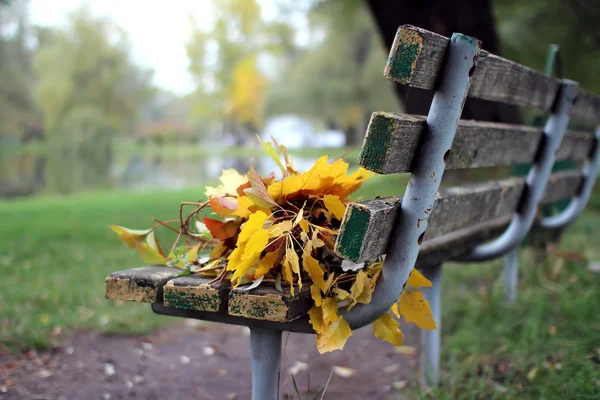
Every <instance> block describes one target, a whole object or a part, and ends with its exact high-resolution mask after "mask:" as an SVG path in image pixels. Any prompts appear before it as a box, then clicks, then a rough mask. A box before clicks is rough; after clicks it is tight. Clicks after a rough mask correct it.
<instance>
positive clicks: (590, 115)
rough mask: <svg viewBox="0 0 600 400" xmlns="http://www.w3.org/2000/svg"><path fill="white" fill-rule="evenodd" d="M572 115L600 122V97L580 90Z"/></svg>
mask: <svg viewBox="0 0 600 400" xmlns="http://www.w3.org/2000/svg"><path fill="white" fill-rule="evenodd" d="M571 115H572V116H573V117H574V118H580V119H584V120H587V121H600V96H597V95H594V94H592V93H590V92H586V91H585V90H580V91H579V94H578V95H577V100H576V101H575V104H574V105H573V111H571Z"/></svg>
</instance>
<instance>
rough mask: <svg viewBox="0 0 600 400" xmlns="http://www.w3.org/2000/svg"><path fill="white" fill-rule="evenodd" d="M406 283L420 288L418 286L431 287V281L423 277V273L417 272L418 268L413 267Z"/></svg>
mask: <svg viewBox="0 0 600 400" xmlns="http://www.w3.org/2000/svg"><path fill="white" fill-rule="evenodd" d="M406 284H407V285H408V286H412V287H414V288H420V287H432V286H433V283H431V281H430V280H429V279H427V278H425V277H424V276H423V274H421V273H420V272H419V270H418V269H416V268H413V270H412V272H411V273H410V276H409V277H408V281H407V282H406Z"/></svg>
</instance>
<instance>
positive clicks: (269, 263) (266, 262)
mask: <svg viewBox="0 0 600 400" xmlns="http://www.w3.org/2000/svg"><path fill="white" fill-rule="evenodd" d="M278 258H279V253H277V252H276V251H273V252H270V253H267V254H266V255H265V256H264V257H263V258H261V260H260V261H259V263H258V267H256V272H255V273H254V277H255V278H258V277H261V276H263V275H265V274H266V273H267V272H269V271H270V270H271V269H272V268H273V267H274V266H275V263H276V262H277V259H278Z"/></svg>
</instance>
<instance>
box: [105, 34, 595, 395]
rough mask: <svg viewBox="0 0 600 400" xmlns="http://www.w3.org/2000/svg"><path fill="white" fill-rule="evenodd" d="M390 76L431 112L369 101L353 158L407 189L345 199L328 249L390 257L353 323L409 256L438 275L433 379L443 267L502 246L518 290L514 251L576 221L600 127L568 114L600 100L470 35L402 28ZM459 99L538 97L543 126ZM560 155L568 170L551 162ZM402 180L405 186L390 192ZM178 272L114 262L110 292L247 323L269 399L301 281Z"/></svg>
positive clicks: (399, 286)
mask: <svg viewBox="0 0 600 400" xmlns="http://www.w3.org/2000/svg"><path fill="white" fill-rule="evenodd" d="M385 76H386V77H387V78H388V79H391V80H393V81H395V82H398V83H400V84H403V85H408V86H411V87H416V88H420V89H426V90H431V91H434V98H433V101H432V104H431V107H430V110H429V114H428V115H427V116H426V117H421V116H413V115H404V114H395V113H387V112H376V113H374V114H373V116H372V117H371V121H370V123H369V127H368V130H367V134H366V137H365V140H364V144H363V148H362V152H361V155H360V165H361V166H363V167H365V168H367V169H369V170H371V171H374V172H376V173H380V174H398V173H410V174H411V175H410V180H409V183H408V186H407V188H406V191H405V193H404V195H403V196H402V197H388V198H375V199H372V200H367V201H363V202H360V203H353V204H351V205H350V206H348V208H347V210H346V214H345V217H344V219H343V222H342V227H341V229H340V234H339V235H338V237H337V242H336V251H337V253H338V254H339V255H340V256H341V257H343V258H345V259H348V260H351V261H353V262H355V263H360V262H363V261H366V260H372V259H374V258H376V257H379V256H382V255H386V258H385V264H384V267H383V273H382V276H381V278H380V279H379V281H378V284H377V287H376V289H375V291H374V293H373V298H372V301H371V303H370V304H361V305H357V306H356V307H354V308H353V309H352V310H351V311H348V312H343V311H342V314H343V315H344V318H345V319H346V320H347V321H348V323H349V324H350V326H351V327H352V328H353V329H356V328H359V327H361V326H364V325H367V324H369V323H371V322H373V321H374V320H375V319H377V318H378V317H379V316H380V315H381V314H382V313H384V312H386V311H388V309H389V308H390V306H391V305H392V304H393V303H394V302H395V301H396V299H397V298H398V297H399V295H400V294H401V292H402V290H403V288H404V285H405V283H406V281H407V279H408V277H409V274H410V272H411V271H412V269H413V268H414V267H415V266H416V267H418V268H419V269H420V270H421V271H423V273H424V274H425V275H426V276H427V277H428V278H429V279H430V280H432V281H433V283H434V286H433V287H432V288H427V291H426V293H425V295H426V298H427V299H428V300H429V303H430V305H431V308H432V312H433V315H434V318H435V319H436V321H437V326H438V330H436V331H423V344H424V345H423V362H422V366H421V369H422V371H423V372H424V373H425V375H426V377H427V382H428V383H429V384H435V383H437V381H438V379H439V356H440V328H441V320H440V309H441V302H440V289H441V279H440V278H441V265H442V263H443V262H444V261H450V260H453V261H465V262H473V261H484V260H489V259H493V258H497V257H502V256H505V257H506V260H507V261H506V262H505V274H506V277H507V278H506V285H507V286H509V287H510V289H509V290H508V293H509V297H510V298H514V291H515V288H516V284H517V281H516V276H517V264H516V256H515V255H516V249H517V247H518V246H519V243H521V242H522V241H523V239H524V238H525V236H526V235H527V233H528V232H529V231H530V230H531V229H532V227H533V228H535V229H547V230H548V229H559V228H563V227H565V226H566V225H568V224H569V223H571V222H572V221H573V220H574V219H575V218H576V217H577V216H578V215H579V214H580V213H581V211H582V210H583V208H584V207H585V204H586V202H587V200H588V198H589V196H590V193H591V190H592V187H593V184H594V181H595V178H596V171H597V168H598V163H599V161H600V128H596V129H595V131H593V132H592V129H590V130H589V131H569V130H567V125H568V123H569V120H570V118H573V119H579V120H581V121H588V123H589V124H590V126H592V125H593V124H597V123H598V121H600V97H596V96H594V95H592V94H590V93H588V92H585V91H583V90H581V89H579V88H578V86H577V84H576V83H575V82H573V81H569V80H560V79H556V78H553V77H550V76H546V75H544V74H542V73H539V72H537V71H534V70H532V69H530V68H527V67H525V66H522V65H519V64H517V63H514V62H511V61H509V60H506V59H504V58H501V57H498V56H496V55H492V54H489V53H488V52H486V51H484V50H482V49H481V43H480V41H479V40H477V39H475V38H471V37H468V36H465V35H462V34H454V35H453V36H452V38H450V39H449V38H446V37H443V36H440V35H438V34H435V33H432V32H429V31H426V30H423V29H420V28H416V27H413V26H408V25H407V26H402V27H400V28H399V30H398V33H397V36H396V39H395V42H394V45H393V47H392V49H391V52H390V56H389V58H388V62H387V65H386V68H385ZM467 97H473V98H478V99H483V100H489V101H494V102H502V103H506V104H510V105H513V106H517V107H528V108H536V109H538V110H541V111H543V112H545V113H547V114H548V115H549V116H548V119H547V122H546V125H545V127H544V128H535V127H529V126H522V125H511V124H503V123H490V122H477V121H465V120H461V119H460V116H461V112H462V109H463V105H464V102H465V100H466V98H467ZM556 160H571V161H573V162H574V165H576V168H575V169H573V170H568V171H564V172H558V173H552V167H553V165H554V163H555V161H556ZM524 163H530V164H531V165H532V166H531V168H530V170H529V173H528V175H527V177H510V178H508V179H497V180H495V179H491V180H487V181H485V182H483V183H482V182H479V183H471V184H466V185H461V186H459V187H450V188H443V189H442V190H440V182H441V181H442V176H443V174H444V170H455V169H475V168H484V167H510V166H514V165H517V164H524ZM399 191H400V189H399ZM561 199H570V203H569V205H568V206H567V207H566V208H565V209H564V210H563V211H560V212H559V213H558V214H557V215H554V216H551V217H543V216H540V214H539V212H538V210H539V207H540V206H541V205H544V204H548V203H553V202H556V201H558V200H561ZM180 272H181V270H179V269H176V268H170V267H156V266H148V267H142V268H136V269H130V270H125V271H121V272H115V273H113V274H111V275H110V276H109V277H108V278H107V280H106V295H107V297H108V298H112V299H120V300H134V301H141V302H146V303H151V304H152V309H153V311H154V312H155V313H158V314H162V315H171V316H178V317H185V318H195V319H201V320H207V321H215V322H222V323H228V324H238V325H246V326H248V327H250V331H251V335H250V341H251V363H252V398H253V399H277V398H278V391H279V387H278V386H279V368H280V361H281V332H282V331H292V332H302V333H313V329H312V327H311V325H310V324H309V322H308V319H307V317H306V312H307V310H308V309H309V308H310V306H311V302H312V300H311V298H310V296H309V295H308V293H307V291H300V292H299V293H296V294H295V295H294V296H292V295H291V294H290V292H289V291H287V290H285V289H284V291H283V292H280V291H278V290H275V289H274V288H272V287H269V286H266V285H261V286H259V287H257V288H255V289H252V290H241V289H230V287H229V286H228V284H227V283H219V284H209V282H210V279H209V278H204V277H201V276H195V275H191V276H181V277H178V275H179V274H180Z"/></svg>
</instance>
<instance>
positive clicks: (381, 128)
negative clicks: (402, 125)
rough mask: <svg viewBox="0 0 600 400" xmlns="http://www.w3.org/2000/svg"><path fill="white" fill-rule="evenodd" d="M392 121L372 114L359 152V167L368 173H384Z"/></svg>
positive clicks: (392, 126)
mask: <svg viewBox="0 0 600 400" xmlns="http://www.w3.org/2000/svg"><path fill="white" fill-rule="evenodd" d="M393 133H394V120H393V119H392V118H389V117H387V116H385V115H382V114H373V117H372V118H371V122H370V123H369V128H368V131H367V138H366V140H365V144H364V146H363V148H362V150H361V152H360V156H359V160H360V165H361V166H362V167H364V168H366V169H368V170H369V171H373V172H378V173H380V174H382V173H384V167H385V164H386V161H387V157H388V154H389V149H390V145H391V142H392V136H393Z"/></svg>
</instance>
